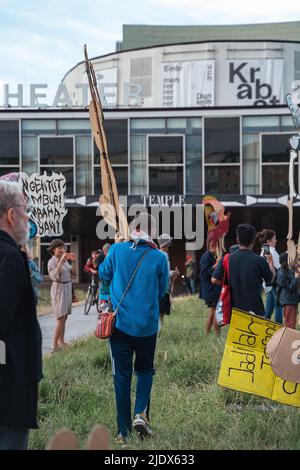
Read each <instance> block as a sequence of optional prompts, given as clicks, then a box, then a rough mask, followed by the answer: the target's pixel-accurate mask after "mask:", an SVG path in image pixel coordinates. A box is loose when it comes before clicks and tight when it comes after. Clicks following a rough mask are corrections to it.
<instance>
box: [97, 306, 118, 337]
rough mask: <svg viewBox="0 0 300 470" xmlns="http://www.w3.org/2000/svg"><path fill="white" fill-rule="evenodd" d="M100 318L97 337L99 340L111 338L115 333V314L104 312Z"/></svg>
mask: <svg viewBox="0 0 300 470" xmlns="http://www.w3.org/2000/svg"><path fill="white" fill-rule="evenodd" d="M98 318H99V320H98V323H97V326H96V331H95V336H97V338H99V339H106V338H109V337H110V336H111V335H112V333H113V331H114V326H115V321H116V314H115V313H114V312H103V313H100V315H99V317H98Z"/></svg>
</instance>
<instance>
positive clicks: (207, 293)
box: [199, 251, 222, 303]
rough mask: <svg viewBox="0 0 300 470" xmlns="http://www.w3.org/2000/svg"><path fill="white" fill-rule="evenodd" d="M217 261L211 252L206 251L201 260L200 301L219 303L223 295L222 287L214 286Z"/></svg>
mask: <svg viewBox="0 0 300 470" xmlns="http://www.w3.org/2000/svg"><path fill="white" fill-rule="evenodd" d="M215 262H216V259H215V257H214V256H213V254H212V253H211V252H210V251H206V252H205V253H204V254H203V255H202V256H201V259H200V265H199V268H200V269H199V270H200V295H199V297H200V299H203V300H205V302H215V303H217V302H218V300H219V297H220V293H221V289H222V287H221V286H218V285H216V284H212V282H211V277H212V273H213V271H214V268H213V265H214V264H215Z"/></svg>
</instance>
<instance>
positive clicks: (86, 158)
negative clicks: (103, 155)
mask: <svg viewBox="0 0 300 470" xmlns="http://www.w3.org/2000/svg"><path fill="white" fill-rule="evenodd" d="M91 148H92V139H91V136H84V137H82V136H81V137H76V194H78V195H79V196H84V195H87V194H93V185H92V154H91Z"/></svg>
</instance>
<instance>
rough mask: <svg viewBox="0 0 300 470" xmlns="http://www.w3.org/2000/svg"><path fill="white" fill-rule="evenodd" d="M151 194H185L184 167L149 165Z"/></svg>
mask: <svg viewBox="0 0 300 470" xmlns="http://www.w3.org/2000/svg"><path fill="white" fill-rule="evenodd" d="M149 194H183V168H182V167H176V166H160V167H149Z"/></svg>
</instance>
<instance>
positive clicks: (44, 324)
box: [38, 305, 98, 354]
mask: <svg viewBox="0 0 300 470" xmlns="http://www.w3.org/2000/svg"><path fill="white" fill-rule="evenodd" d="M83 307H84V306H83V305H80V306H79V307H73V308H72V314H71V315H69V317H68V319H67V323H66V333H65V340H66V342H67V343H69V342H71V341H74V340H75V339H78V338H80V337H82V336H87V335H89V334H91V333H93V332H94V331H95V328H96V323H97V316H98V312H97V310H96V306H93V307H92V308H91V310H90V312H89V314H88V315H84V313H83ZM38 319H39V322H40V325H41V329H42V334H43V354H45V353H47V352H49V351H50V349H51V347H52V339H53V332H54V327H55V319H54V317H53V315H52V313H50V314H49V315H42V316H39V317H38Z"/></svg>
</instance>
